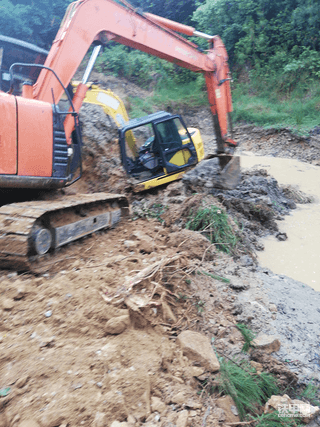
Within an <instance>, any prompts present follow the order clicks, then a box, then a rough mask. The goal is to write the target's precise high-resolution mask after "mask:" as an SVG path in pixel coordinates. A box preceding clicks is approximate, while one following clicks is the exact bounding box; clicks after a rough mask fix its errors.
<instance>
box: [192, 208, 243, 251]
mask: <svg viewBox="0 0 320 427" xmlns="http://www.w3.org/2000/svg"><path fill="white" fill-rule="evenodd" d="M186 228H187V229H189V230H193V231H200V232H201V233H202V234H203V235H204V236H206V237H207V238H208V239H209V240H210V242H211V243H214V244H215V246H216V248H217V249H218V250H219V251H222V252H225V253H228V254H231V253H233V252H234V250H235V248H236V245H237V243H238V241H239V237H238V236H237V235H236V233H235V231H234V229H233V228H232V226H231V225H230V222H229V219H228V215H227V213H226V212H225V211H224V210H222V209H220V208H218V207H217V206H213V205H212V206H210V207H204V208H199V209H198V210H197V212H190V214H189V218H188V221H187V223H186Z"/></svg>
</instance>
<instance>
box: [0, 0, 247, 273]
mask: <svg viewBox="0 0 320 427" xmlns="http://www.w3.org/2000/svg"><path fill="white" fill-rule="evenodd" d="M121 2H122V3H123V4H124V5H123V6H122V5H120V4H119V3H116V2H114V1H112V0H78V1H75V2H73V3H71V4H70V5H69V7H68V9H67V11H66V14H65V16H64V19H63V21H62V23H61V26H60V29H59V31H58V33H57V36H56V38H55V40H54V42H53V44H52V47H51V49H50V52H49V55H48V57H47V59H46V61H45V63H44V65H42V64H27V63H14V64H12V66H11V67H10V79H11V82H14V76H15V74H17V73H19V70H22V69H26V68H29V69H32V70H35V69H37V68H38V69H39V70H40V74H39V77H38V79H37V81H36V83H35V84H32V83H31V82H30V81H26V82H25V83H24V84H23V87H22V96H17V95H14V94H12V91H13V88H11V89H10V90H9V92H8V93H4V92H0V152H1V156H0V189H1V191H2V194H4V192H5V191H6V190H7V189H8V190H9V189H15V190H19V189H20V190H22V191H25V190H26V189H36V190H39V191H40V190H41V191H42V190H47V189H58V188H63V187H66V186H69V185H71V184H73V183H74V182H75V181H77V180H78V179H79V178H80V177H81V170H82V167H81V129H80V124H79V116H78V113H79V110H80V107H81V105H82V103H83V100H84V98H85V96H86V92H87V90H88V86H87V82H88V79H89V76H90V73H91V71H92V69H93V66H94V63H95V60H96V58H97V57H98V54H99V51H100V49H101V47H102V46H103V45H105V44H107V43H108V42H109V41H111V40H112V41H115V42H118V43H121V44H124V45H126V46H130V47H132V48H135V49H139V50H141V51H143V52H147V53H149V54H152V55H155V56H157V57H159V58H162V59H165V60H167V61H170V62H173V63H175V64H177V65H179V66H181V67H184V68H187V69H190V70H192V71H194V72H199V73H202V74H204V76H205V80H206V85H207V91H208V98H209V103H210V108H211V111H212V114H213V123H214V129H215V134H216V140H217V153H216V156H217V157H218V158H219V162H220V166H221V170H222V173H223V172H226V171H228V173H230V176H232V175H234V174H233V172H232V171H234V170H237V169H238V168H239V161H238V158H236V157H233V156H232V154H230V153H231V152H232V150H233V148H235V146H236V143H235V142H234V141H233V140H231V139H228V136H227V135H228V115H229V113H230V112H231V111H232V102H231V93H230V75H229V68H228V63H227V59H228V56H227V52H226V50H225V47H224V45H223V43H222V41H221V39H220V38H219V37H218V36H209V35H207V34H203V33H200V32H197V31H195V30H194V28H192V27H189V26H185V25H182V24H178V23H176V22H173V21H170V20H167V19H164V18H161V17H158V16H155V15H152V14H149V13H142V14H141V13H140V12H138V11H136V10H135V9H134V8H133V7H132V6H131V5H130V4H129V3H127V2H126V0H122V1H121ZM178 32H179V33H183V34H186V35H189V36H190V35H193V36H199V37H204V38H206V39H207V40H208V42H209V49H208V51H207V53H206V54H205V53H202V52H200V51H199V50H198V49H197V46H196V45H195V44H194V43H192V42H190V41H188V40H187V39H185V38H183V37H182V36H181V35H179V34H178ZM90 47H93V49H92V54H91V58H90V60H89V62H88V65H87V68H86V70H85V73H84V76H83V79H82V82H81V83H80V84H79V85H78V86H77V89H76V92H75V94H74V95H73V96H72V95H71V94H70V91H68V89H67V87H68V85H69V84H70V82H71V79H72V77H73V75H74V74H75V72H76V71H77V69H78V67H79V65H80V63H81V61H82V59H83V58H84V56H85V55H86V53H87V51H88V49H89V48H90ZM63 96H67V97H68V100H69V104H70V108H69V109H67V110H65V109H63V110H62V109H61V108H60V106H59V101H60V100H61V98H62V97H63ZM177 120H178V122H179V123H178V124H177ZM141 124H143V125H144V124H151V127H152V129H153V134H152V138H149V140H147V141H146V143H145V144H144V145H143V146H142V151H143V153H142V154H141V159H142V160H144V161H145V166H146V168H147V169H148V170H150V167H151V166H152V167H154V168H158V169H159V168H160V169H162V170H163V171H165V175H166V176H170V175H174V174H177V173H179V171H180V170H185V169H186V168H188V167H189V166H193V165H194V164H196V163H197V161H198V160H199V159H197V153H196V150H195V149H194V144H193V143H192V135H191V133H190V132H189V130H188V129H187V128H186V127H185V125H184V124H183V123H180V119H179V117H178V116H172V115H170V114H168V113H164V112H161V113H156V114H155V115H152V117H151V118H150V117H149V118H148V119H146V118H143V119H140V120H139V119H138V120H137V121H136V122H135V121H130V122H129V123H127V127H126V130H127V131H129V132H128V135H129V138H128V139H129V142H128V140H127V141H126V138H125V137H124V136H123V134H124V131H123V134H122V137H121V135H120V138H119V141H120V151H121V155H122V161H123V164H124V167H125V169H126V170H127V172H128V173H130V168H132V167H133V166H132V160H131V159H130V156H128V155H127V154H126V147H125V145H126V144H129V149H130V150H131V152H134V151H135V146H134V144H133V143H132V138H131V137H130V135H131V132H132V130H134V129H135V127H137V126H140V125H141ZM181 125H182V126H181ZM130 138H131V145H130ZM151 146H152V147H153V150H154V151H155V152H157V162H155V161H154V160H152V159H151V158H150V150H148V149H149V148H150V147H151ZM140 148H141V147H140ZM182 158H183V159H184V160H183V161H181V159H182ZM181 162H182V163H181ZM141 164H142V163H141ZM142 166H143V165H142ZM140 172H141V171H140V170H139V173H140ZM142 172H143V171H142ZM142 172H141V173H142ZM232 185H233V184H231V186H232ZM0 205H3V201H0ZM128 211H129V207H128V201H127V199H126V197H125V196H123V195H115V194H107V193H96V194H90V195H88V194H87V195H77V196H68V197H67V196H65V197H62V198H61V199H60V200H54V201H48V200H46V201H35V200H33V201H27V202H19V203H10V204H4V205H3V206H2V207H1V208H0V266H2V267H9V268H15V269H32V266H33V265H36V264H37V263H39V262H41V260H42V259H43V258H44V257H45V256H50V254H53V253H54V251H55V249H57V248H59V247H61V246H63V245H65V244H67V243H69V242H72V241H74V240H76V239H79V238H81V237H83V236H85V235H88V234H91V233H93V232H95V231H97V230H101V229H104V228H108V227H112V226H114V225H115V224H116V223H117V222H118V221H119V220H120V219H121V218H122V217H125V216H127V215H128Z"/></svg>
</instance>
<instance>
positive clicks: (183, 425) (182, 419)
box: [176, 410, 189, 427]
mask: <svg viewBox="0 0 320 427" xmlns="http://www.w3.org/2000/svg"><path fill="white" fill-rule="evenodd" d="M188 416H189V412H188V411H187V410H184V411H181V412H179V414H178V418H177V421H176V427H187V424H188Z"/></svg>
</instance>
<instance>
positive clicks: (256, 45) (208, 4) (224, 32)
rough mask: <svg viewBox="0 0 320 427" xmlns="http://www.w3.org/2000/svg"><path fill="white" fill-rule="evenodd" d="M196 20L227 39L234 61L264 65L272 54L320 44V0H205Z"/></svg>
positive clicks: (293, 52)
mask: <svg viewBox="0 0 320 427" xmlns="http://www.w3.org/2000/svg"><path fill="white" fill-rule="evenodd" d="M193 17H194V21H195V22H196V23H197V24H198V25H199V27H200V28H201V29H202V30H203V31H206V32H211V33H212V32H213V33H215V34H219V35H220V36H221V37H222V39H223V40H224V41H225V44H226V47H227V50H228V52H229V55H230V56H231V61H232V63H233V64H241V65H249V66H251V67H252V66H261V65H265V64H267V63H269V61H270V59H271V58H272V57H274V56H275V57H278V56H279V55H280V56H281V55H283V56H286V55H293V56H294V57H295V58H296V59H297V58H298V57H299V55H300V54H301V53H302V51H303V48H310V49H311V50H313V51H318V50H319V47H320V37H319V28H320V4H319V3H318V2H315V1H314V0H307V1H306V0H269V1H265V0H205V1H204V2H199V3H198V8H197V9H196V11H195V12H194V15H193Z"/></svg>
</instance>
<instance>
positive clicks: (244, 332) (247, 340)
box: [237, 323, 256, 352]
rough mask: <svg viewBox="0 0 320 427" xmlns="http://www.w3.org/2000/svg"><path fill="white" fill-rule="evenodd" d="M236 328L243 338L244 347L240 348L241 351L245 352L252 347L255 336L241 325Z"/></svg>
mask: <svg viewBox="0 0 320 427" xmlns="http://www.w3.org/2000/svg"><path fill="white" fill-rule="evenodd" d="M237 328H238V329H239V331H240V332H241V334H242V336H243V338H244V341H245V342H244V345H243V347H242V351H244V352H247V351H248V350H249V348H250V347H253V345H252V340H254V339H255V337H256V336H255V334H254V333H253V332H252V331H251V330H250V329H249V328H248V327H247V326H246V325H244V324H243V323H238V324H237Z"/></svg>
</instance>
